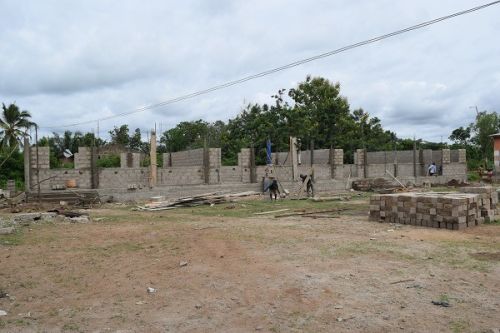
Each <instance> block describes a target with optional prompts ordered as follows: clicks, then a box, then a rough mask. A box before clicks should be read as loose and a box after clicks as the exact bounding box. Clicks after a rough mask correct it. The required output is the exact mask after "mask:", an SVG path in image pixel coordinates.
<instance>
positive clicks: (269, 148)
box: [266, 139, 273, 164]
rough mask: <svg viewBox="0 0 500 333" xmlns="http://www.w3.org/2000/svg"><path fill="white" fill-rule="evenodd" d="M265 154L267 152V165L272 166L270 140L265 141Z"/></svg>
mask: <svg viewBox="0 0 500 333" xmlns="http://www.w3.org/2000/svg"><path fill="white" fill-rule="evenodd" d="M266 152H267V156H266V161H267V164H273V160H272V158H271V139H267V142H266Z"/></svg>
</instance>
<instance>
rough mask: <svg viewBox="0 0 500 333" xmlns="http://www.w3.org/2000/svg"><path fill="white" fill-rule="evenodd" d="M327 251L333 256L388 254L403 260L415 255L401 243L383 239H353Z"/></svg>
mask: <svg viewBox="0 0 500 333" xmlns="http://www.w3.org/2000/svg"><path fill="white" fill-rule="evenodd" d="M329 253H330V254H331V255H334V256H341V257H352V256H358V255H381V254H382V255H384V254H385V255H389V256H392V257H396V258H399V259H404V260H415V259H417V257H416V256H414V255H412V254H410V253H408V252H407V249H406V248H405V247H403V246H401V245H397V244H393V243H390V242H385V241H355V242H350V243H348V244H344V245H341V246H339V247H338V248H336V249H335V248H332V249H331V250H330V251H329Z"/></svg>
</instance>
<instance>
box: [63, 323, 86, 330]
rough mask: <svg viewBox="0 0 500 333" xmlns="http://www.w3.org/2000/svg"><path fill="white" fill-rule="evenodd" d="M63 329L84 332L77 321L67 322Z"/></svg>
mask: <svg viewBox="0 0 500 333" xmlns="http://www.w3.org/2000/svg"><path fill="white" fill-rule="evenodd" d="M61 330H62V331H63V332H82V331H81V330H80V327H79V326H78V325H77V324H76V323H66V324H64V325H63V327H62V329H61Z"/></svg>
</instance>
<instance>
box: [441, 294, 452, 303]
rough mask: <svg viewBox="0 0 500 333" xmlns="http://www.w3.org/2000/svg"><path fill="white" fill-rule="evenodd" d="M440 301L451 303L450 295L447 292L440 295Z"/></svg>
mask: <svg viewBox="0 0 500 333" xmlns="http://www.w3.org/2000/svg"><path fill="white" fill-rule="evenodd" d="M439 301H440V302H446V303H450V297H449V296H448V295H447V294H441V295H440V296H439Z"/></svg>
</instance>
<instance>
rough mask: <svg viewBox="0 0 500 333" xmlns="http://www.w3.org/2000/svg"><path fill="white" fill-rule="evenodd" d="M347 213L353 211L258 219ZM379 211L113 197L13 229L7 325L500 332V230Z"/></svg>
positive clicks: (2, 240) (35, 328) (363, 205)
mask: <svg viewBox="0 0 500 333" xmlns="http://www.w3.org/2000/svg"><path fill="white" fill-rule="evenodd" d="M335 207H341V208H344V209H345V210H344V211H342V212H341V213H340V214H336V213H332V215H331V216H323V215H317V216H316V215H313V217H305V216H291V217H283V218H274V215H273V214H270V215H254V213H255V212H259V211H266V210H278V209H287V208H288V209H290V211H289V212H293V211H294V210H297V211H304V210H314V209H320V210H325V209H327V208H335ZM367 209H368V206H367V200H366V199H365V198H360V199H359V200H354V201H349V202H323V203H311V202H298V201H295V202H294V201H281V202H278V203H271V202H269V201H263V200H257V201H245V202H240V203H236V204H225V205H217V206H215V207H200V208H185V209H178V210H173V211H161V212H138V211H131V210H130V207H125V206H113V205H112V206H109V207H107V208H103V209H93V210H90V215H91V216H92V217H93V221H92V222H91V223H88V224H70V223H42V224H36V225H30V226H27V227H23V228H22V229H21V231H19V232H18V233H16V234H15V235H9V236H0V289H1V290H3V291H4V292H5V293H8V294H9V297H2V298H0V310H4V311H6V312H7V313H8V314H7V315H6V316H2V317H0V331H1V332H255V331H257V332H403V331H404V332H494V329H500V316H499V307H500V306H499V305H500V296H499V295H500V263H499V255H500V242H499V241H500V225H482V226H478V227H476V228H471V229H468V230H465V231H450V230H439V229H428V228H420V227H413V226H399V225H391V224H382V223H376V222H370V221H368V218H367ZM322 214H323V213H322ZM314 217H316V218H314ZM182 261H186V262H187V265H185V266H181V265H180V263H181V262H182ZM148 287H151V288H154V289H155V290H156V292H153V293H148V291H147V288H148ZM0 295H1V292H0ZM431 301H442V302H448V303H449V304H450V307H443V306H438V305H433V304H432V303H431Z"/></svg>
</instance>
